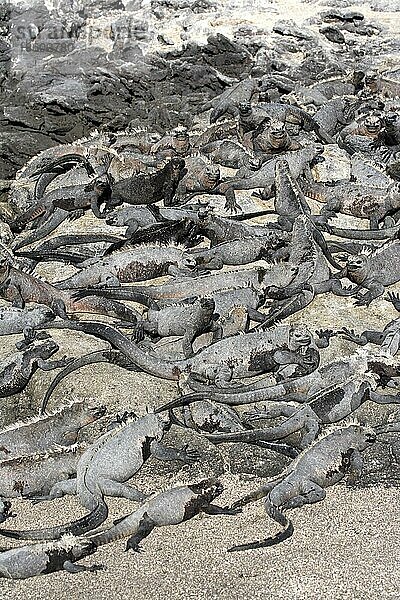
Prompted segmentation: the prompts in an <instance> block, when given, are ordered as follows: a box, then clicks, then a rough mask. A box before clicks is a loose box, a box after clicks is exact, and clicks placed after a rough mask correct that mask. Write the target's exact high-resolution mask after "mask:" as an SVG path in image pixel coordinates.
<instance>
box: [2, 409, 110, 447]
mask: <svg viewBox="0 0 400 600" xmlns="http://www.w3.org/2000/svg"><path fill="white" fill-rule="evenodd" d="M105 413H106V407H105V406H89V405H88V404H87V403H86V402H84V401H83V400H82V401H80V402H73V403H71V404H69V405H66V406H62V407H61V408H59V409H57V410H56V411H55V412H52V413H50V414H44V415H41V416H40V417H33V418H32V419H29V420H28V421H22V422H20V423H13V424H11V425H9V426H8V427H6V428H5V429H3V430H1V431H0V459H10V458H14V457H16V456H22V455H31V454H36V453H41V452H46V451H47V450H48V449H49V448H51V447H55V446H56V445H61V446H70V445H72V444H75V442H76V440H77V437H78V433H79V431H80V430H81V429H82V428H83V427H86V426H87V425H90V423H93V422H94V421H97V420H98V419H100V418H101V417H103V416H104V415H105Z"/></svg>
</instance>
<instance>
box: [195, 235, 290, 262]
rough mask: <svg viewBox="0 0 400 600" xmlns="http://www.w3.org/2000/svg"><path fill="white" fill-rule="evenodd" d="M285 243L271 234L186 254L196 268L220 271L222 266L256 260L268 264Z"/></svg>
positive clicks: (233, 241) (199, 249)
mask: <svg viewBox="0 0 400 600" xmlns="http://www.w3.org/2000/svg"><path fill="white" fill-rule="evenodd" d="M284 245H285V243H284V242H283V241H281V240H280V239H279V235H278V234H277V235H276V236H274V235H273V233H271V235H269V236H265V237H261V236H260V237H254V238H250V239H249V238H247V239H238V240H231V241H229V242H224V243H222V244H218V245H216V246H212V247H211V248H198V249H197V248H196V249H194V250H188V252H187V254H188V255H189V256H191V257H193V258H194V259H195V260H196V263H197V266H199V267H204V268H205V269H222V267H223V266H224V265H229V266H241V265H247V264H250V263H253V262H256V261H257V260H262V259H265V260H266V261H267V262H270V261H271V259H272V258H273V256H274V251H275V250H277V249H278V248H281V247H282V246H284Z"/></svg>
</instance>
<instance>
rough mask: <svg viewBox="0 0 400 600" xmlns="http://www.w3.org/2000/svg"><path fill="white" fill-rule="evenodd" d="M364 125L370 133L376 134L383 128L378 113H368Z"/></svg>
mask: <svg viewBox="0 0 400 600" xmlns="http://www.w3.org/2000/svg"><path fill="white" fill-rule="evenodd" d="M364 127H365V129H366V130H367V131H368V133H370V134H371V135H372V134H373V135H376V134H377V133H379V131H380V130H381V127H382V123H381V120H380V118H379V117H378V116H377V115H368V116H366V117H365V120H364Z"/></svg>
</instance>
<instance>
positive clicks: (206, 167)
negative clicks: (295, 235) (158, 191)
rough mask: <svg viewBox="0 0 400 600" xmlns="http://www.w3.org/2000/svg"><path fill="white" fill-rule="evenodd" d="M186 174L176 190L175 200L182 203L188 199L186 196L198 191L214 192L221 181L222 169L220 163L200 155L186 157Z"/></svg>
mask: <svg viewBox="0 0 400 600" xmlns="http://www.w3.org/2000/svg"><path fill="white" fill-rule="evenodd" d="M185 165H186V169H187V173H186V175H184V176H183V177H182V179H181V180H180V182H179V183H178V186H177V188H176V192H175V199H174V202H175V203H178V204H181V203H184V202H185V201H186V196H187V195H188V194H190V197H191V196H192V195H193V194H197V193H208V194H212V193H213V190H214V188H215V187H216V186H217V185H218V184H219V182H220V176H221V173H220V169H219V167H218V165H215V164H212V163H211V162H209V161H206V160H205V159H204V158H202V157H200V156H195V157H190V158H186V160H185Z"/></svg>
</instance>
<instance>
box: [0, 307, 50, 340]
mask: <svg viewBox="0 0 400 600" xmlns="http://www.w3.org/2000/svg"><path fill="white" fill-rule="evenodd" d="M54 318H55V315H54V313H53V311H52V310H50V308H48V307H47V306H40V305H39V306H36V307H33V308H24V309H22V308H16V307H14V306H2V307H0V336H1V335H14V334H16V333H22V332H23V331H24V329H26V328H28V329H34V328H35V327H36V326H37V325H43V324H44V323H47V322H48V321H53V319H54Z"/></svg>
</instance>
